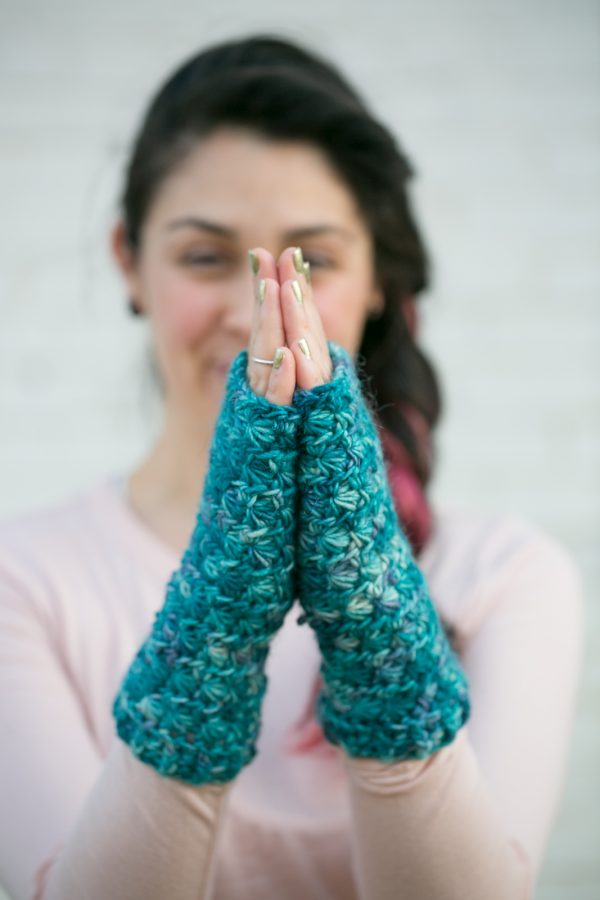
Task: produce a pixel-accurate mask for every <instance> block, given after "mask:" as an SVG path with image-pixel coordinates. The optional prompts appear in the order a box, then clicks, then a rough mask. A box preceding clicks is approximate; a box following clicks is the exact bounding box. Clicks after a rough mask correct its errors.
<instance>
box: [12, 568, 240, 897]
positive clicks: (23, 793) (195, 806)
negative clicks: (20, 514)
mask: <svg viewBox="0 0 600 900" xmlns="http://www.w3.org/2000/svg"><path fill="white" fill-rule="evenodd" d="M0 734H1V735H2V740H1V741H0V754H1V756H0V797H1V798H2V801H1V803H0V882H1V883H2V884H3V886H4V888H5V889H6V890H7V891H8V893H9V895H10V896H11V898H12V900H34V898H35V900H59V898H60V900H101V898H102V900H105V898H106V897H111V898H112V900H120V898H122V900H125V898H127V900H138V898H139V900H142V898H143V900H154V898H155V900H159V898H160V900H164V897H166V896H168V897H169V898H173V900H187V898H190V900H191V898H192V897H193V898H198V897H205V896H208V893H209V889H210V884H211V877H212V871H213V868H214V867H213V862H214V856H215V849H216V844H217V839H218V835H219V826H220V822H221V819H222V814H223V813H224V809H225V804H226V799H227V796H228V788H229V785H202V786H192V785H188V784H185V783H184V782H180V781H178V780H177V779H171V778H165V777H163V776H160V775H159V774H158V773H157V772H155V771H154V770H153V769H152V768H151V767H150V766H147V765H145V764H144V763H142V762H140V761H139V760H138V759H137V758H136V757H135V756H134V755H133V754H132V753H131V751H130V749H129V747H128V746H127V745H126V744H124V743H123V742H121V741H120V740H118V739H117V738H115V742H114V744H113V745H112V747H111V750H110V753H109V754H108V756H107V757H106V759H104V760H103V759H102V758H101V755H100V753H99V751H98V749H97V747H96V745H95V742H94V740H93V738H92V735H91V733H90V731H89V728H88V727H87V724H86V720H85V715H84V712H83V707H82V705H81V703H80V702H79V699H78V696H77V691H76V689H75V688H74V685H73V684H72V682H71V680H70V679H69V675H68V672H67V671H65V668H64V667H63V665H62V662H61V660H60V657H59V655H58V653H57V652H56V650H55V647H54V646H53V640H52V629H51V628H49V627H48V622H47V621H45V613H43V612H42V611H41V610H40V605H39V604H38V603H36V602H35V601H34V599H33V597H32V595H31V593H28V590H27V588H26V586H25V585H24V584H23V583H19V579H18V578H15V576H14V572H11V571H10V566H6V565H4V564H3V563H2V560H1V559H0Z"/></svg>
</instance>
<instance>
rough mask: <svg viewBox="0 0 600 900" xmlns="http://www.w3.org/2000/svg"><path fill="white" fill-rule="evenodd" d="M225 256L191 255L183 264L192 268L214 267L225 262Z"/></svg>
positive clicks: (184, 258)
mask: <svg viewBox="0 0 600 900" xmlns="http://www.w3.org/2000/svg"><path fill="white" fill-rule="evenodd" d="M225 261H226V260H225V257H224V256H217V255H215V254H212V253H211V254H200V253H190V254H188V255H187V256H184V257H183V262H184V263H187V264H188V265H191V266H214V265H218V264H219V263H222V262H225Z"/></svg>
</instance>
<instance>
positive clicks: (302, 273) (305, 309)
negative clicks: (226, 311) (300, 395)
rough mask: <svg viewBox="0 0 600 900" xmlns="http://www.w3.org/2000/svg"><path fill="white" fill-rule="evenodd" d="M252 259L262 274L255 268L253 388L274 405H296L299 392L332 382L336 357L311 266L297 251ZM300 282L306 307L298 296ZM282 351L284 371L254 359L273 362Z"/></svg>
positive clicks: (261, 253)
mask: <svg viewBox="0 0 600 900" xmlns="http://www.w3.org/2000/svg"><path fill="white" fill-rule="evenodd" d="M298 251H299V252H298ZM251 254H253V255H254V258H255V260H256V265H255V266H254V268H255V269H256V271H254V268H253V285H254V296H255V304H254V319H253V323H252V332H251V334H250V340H249V343H248V370H247V376H248V383H249V385H250V387H251V388H252V390H253V391H255V393H257V394H260V395H261V396H264V397H266V399H267V400H270V401H271V402H272V403H279V404H283V405H290V404H291V402H292V397H293V394H294V390H295V388H296V387H299V388H302V389H304V390H310V389H311V388H313V387H315V386H316V385H318V384H324V383H326V382H327V381H329V379H330V378H331V357H330V355H329V350H328V347H327V340H326V337H325V332H324V329H323V325H322V322H321V317H320V316H319V312H318V310H317V307H316V305H315V303H314V299H313V293H312V285H311V281H310V275H309V270H308V268H307V267H308V263H304V261H303V259H302V251H301V250H300V248H296V247H287V248H286V249H285V250H284V251H283V252H282V253H281V255H280V257H279V259H278V260H277V261H275V258H274V257H273V256H272V255H271V254H270V253H269V251H268V250H265V249H264V248H263V247H256V248H254V249H253V250H252V251H251ZM294 260H296V265H297V268H296V265H295V264H294ZM261 281H264V300H263V301H262V302H261V290H260V284H261ZM294 282H296V284H297V285H298V287H296V291H299V292H300V293H301V296H302V302H300V301H299V300H298V298H297V296H296V293H295V291H294V287H293V284H294ZM303 342H304V344H303ZM303 346H304V347H308V351H309V353H310V358H309V357H307V356H306V355H305V354H304V353H303V350H302V347H303ZM278 347H280V348H281V349H282V351H283V356H282V360H281V365H280V366H279V367H278V368H276V367H275V366H267V365H265V364H264V363H257V362H254V361H252V359H251V357H252V356H258V357H260V358H261V359H273V358H274V356H275V351H276V350H277V348H278Z"/></svg>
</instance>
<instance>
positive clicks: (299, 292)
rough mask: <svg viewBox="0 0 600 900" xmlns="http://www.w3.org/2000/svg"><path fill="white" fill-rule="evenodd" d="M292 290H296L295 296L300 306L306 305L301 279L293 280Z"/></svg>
mask: <svg viewBox="0 0 600 900" xmlns="http://www.w3.org/2000/svg"><path fill="white" fill-rule="evenodd" d="M292 290H293V292H294V297H295V298H296V300H297V301H298V303H299V304H300V306H303V305H304V297H303V296H302V287H301V286H300V282H299V281H292Z"/></svg>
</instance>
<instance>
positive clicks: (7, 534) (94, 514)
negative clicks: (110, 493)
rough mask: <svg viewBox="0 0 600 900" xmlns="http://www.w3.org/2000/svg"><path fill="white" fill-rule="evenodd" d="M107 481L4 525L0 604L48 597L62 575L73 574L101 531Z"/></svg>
mask: <svg viewBox="0 0 600 900" xmlns="http://www.w3.org/2000/svg"><path fill="white" fill-rule="evenodd" d="M107 482H108V479H107V478H103V479H101V480H99V481H98V482H96V483H94V484H93V485H91V486H88V487H86V488H84V489H80V490H78V491H74V492H73V493H71V494H70V495H68V496H67V497H65V498H63V499H61V500H60V501H57V502H55V503H52V504H49V505H48V506H46V507H42V508H38V509H29V510H26V511H23V512H19V513H17V514H13V515H11V516H8V517H4V518H2V519H0V599H1V598H2V596H3V595H4V596H5V595H6V594H7V592H10V591H11V589H13V590H14V591H16V592H18V593H19V594H20V595H21V596H24V595H28V596H30V597H31V598H32V599H35V598H36V597H46V598H47V597H48V591H49V589H50V590H51V588H52V583H53V581H54V580H55V579H56V578H60V576H61V573H62V574H66V573H67V572H72V571H73V569H74V568H76V567H77V560H78V559H80V558H81V557H82V556H83V555H85V549H86V546H92V545H93V544H94V543H95V541H94V532H95V531H97V529H98V528H100V527H102V516H101V515H100V514H99V508H100V503H101V499H102V497H103V495H104V493H105V491H106V490H107Z"/></svg>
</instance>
